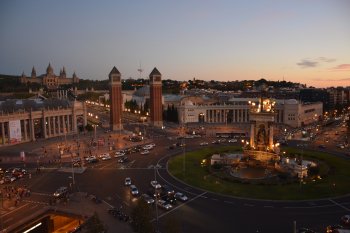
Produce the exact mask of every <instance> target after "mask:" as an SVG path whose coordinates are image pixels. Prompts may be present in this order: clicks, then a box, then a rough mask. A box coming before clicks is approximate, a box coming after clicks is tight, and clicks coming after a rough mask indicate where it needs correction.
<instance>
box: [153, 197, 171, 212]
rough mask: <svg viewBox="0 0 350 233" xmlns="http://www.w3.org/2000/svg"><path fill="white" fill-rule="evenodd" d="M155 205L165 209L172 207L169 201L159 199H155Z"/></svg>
mask: <svg viewBox="0 0 350 233" xmlns="http://www.w3.org/2000/svg"><path fill="white" fill-rule="evenodd" d="M157 205H158V206H159V207H161V208H163V209H165V210H170V209H171V208H173V206H172V205H171V204H169V203H167V202H166V201H164V200H162V199H160V200H158V201H157Z"/></svg>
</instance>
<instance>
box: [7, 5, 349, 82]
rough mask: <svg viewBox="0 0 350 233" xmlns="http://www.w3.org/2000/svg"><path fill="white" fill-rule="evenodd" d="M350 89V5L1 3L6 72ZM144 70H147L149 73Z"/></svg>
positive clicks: (14, 73) (92, 77) (11, 73)
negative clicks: (154, 75) (155, 74)
mask: <svg viewBox="0 0 350 233" xmlns="http://www.w3.org/2000/svg"><path fill="white" fill-rule="evenodd" d="M49 62H50V63H51V65H52V66H53V68H54V72H55V73H56V74H58V73H59V70H60V69H61V68H62V67H63V66H65V68H66V71H67V76H72V73H73V72H74V71H75V72H76V73H77V75H78V76H79V77H80V78H84V79H98V80H103V79H107V76H108V74H109V72H110V71H111V69H112V68H113V66H116V67H117V69H118V70H119V71H120V72H121V74H122V78H129V77H132V78H139V77H143V78H145V77H148V75H149V73H150V72H151V71H152V69H153V68H154V67H157V69H158V70H159V71H160V72H161V73H162V78H163V79H168V78H169V79H174V80H189V79H193V78H196V79H202V80H219V81H235V80H258V79H260V78H265V79H267V80H273V81H277V80H280V81H281V80H283V79H284V80H286V81H292V82H299V83H303V84H307V85H308V86H310V85H311V86H315V87H329V86H350V1H348V0H328V1H324V0H317V1H316V0H290V1H289V0H283V1H281V0H261V1H245V0H242V1H235V0H227V1H226V0H176V1H170V0H142V1H141V0H132V1H130V0H125V1H121V0H110V1H108V0H104V1H98V0H95V1H90V0H60V1H57V0H56V1H54V0H22V1H19V0H1V1H0V73H1V74H10V75H20V74H21V73H22V72H23V71H24V72H25V74H26V75H30V72H31V69H32V67H33V66H35V68H36V71H37V74H43V73H45V72H46V67H47V66H48V63H49ZM140 66H141V67H142V69H143V72H142V73H141V74H140V73H139V72H138V69H139V68H140Z"/></svg>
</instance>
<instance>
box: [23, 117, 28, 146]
mask: <svg viewBox="0 0 350 233" xmlns="http://www.w3.org/2000/svg"><path fill="white" fill-rule="evenodd" d="M23 129H24V140H25V141H27V140H28V135H27V119H24V120H23Z"/></svg>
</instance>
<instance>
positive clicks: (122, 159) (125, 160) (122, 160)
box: [118, 156, 129, 163]
mask: <svg viewBox="0 0 350 233" xmlns="http://www.w3.org/2000/svg"><path fill="white" fill-rule="evenodd" d="M128 161H129V159H128V157H126V156H125V157H121V158H120V159H118V163H126V162H128Z"/></svg>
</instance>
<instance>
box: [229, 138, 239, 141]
mask: <svg viewBox="0 0 350 233" xmlns="http://www.w3.org/2000/svg"><path fill="white" fill-rule="evenodd" d="M228 142H237V139H235V138H233V139H230V140H228Z"/></svg>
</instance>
